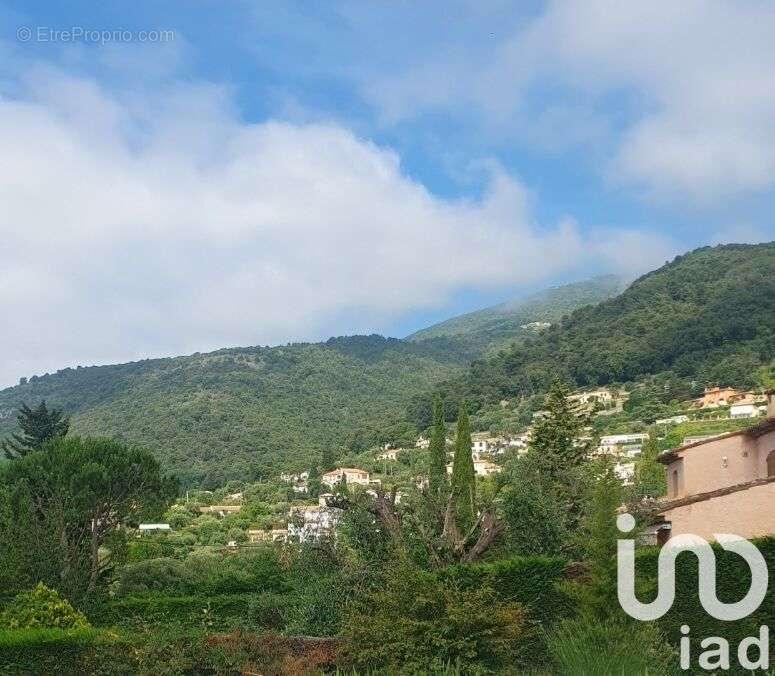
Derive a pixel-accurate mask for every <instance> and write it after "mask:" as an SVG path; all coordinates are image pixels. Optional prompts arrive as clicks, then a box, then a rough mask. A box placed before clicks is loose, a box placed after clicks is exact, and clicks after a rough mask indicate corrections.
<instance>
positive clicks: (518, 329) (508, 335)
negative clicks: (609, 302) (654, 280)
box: [407, 275, 627, 354]
mask: <svg viewBox="0 0 775 676" xmlns="http://www.w3.org/2000/svg"><path fill="white" fill-rule="evenodd" d="M626 286H627V283H626V281H625V279H624V278H623V277H618V276H616V275H602V276H599V277H594V278H593V279H587V280H584V281H581V282H575V283H573V284H565V285H563V286H557V287H553V288H551V289H545V290H544V291H539V292H538V293H535V294H532V295H529V296H525V297H524V298H515V299H513V300H509V301H506V302H505V303H500V304H499V305H494V306H493V307H488V308H484V309H482V310H477V311H475V312H469V313H467V314H464V315H460V316H458V317H452V318H451V319H447V320H446V321H443V322H440V323H438V324H434V325H433V326H429V327H428V328H425V329H421V330H420V331H417V332H415V333H413V334H412V335H410V336H408V337H407V340H411V341H422V340H428V339H430V338H439V337H442V336H445V337H454V338H455V339H456V340H458V341H460V342H461V343H462V344H464V345H466V346H467V347H468V348H469V349H470V350H471V351H472V352H474V353H477V354H482V353H484V352H485V351H487V350H492V349H497V348H499V347H505V346H507V345H508V344H510V343H511V342H514V341H519V340H521V339H524V338H529V337H531V336H534V335H535V334H536V329H535V328H532V327H528V326H526V325H527V324H530V323H531V322H549V323H554V322H557V321H559V320H560V319H562V317H564V316H565V315H566V314H569V313H570V312H572V311H573V310H577V309H578V308H580V307H584V306H586V305H594V304H595V303H599V302H600V301H603V300H606V299H608V298H612V297H613V296H616V295H617V294H619V293H621V292H622V291H623V290H624V289H625V288H626Z"/></svg>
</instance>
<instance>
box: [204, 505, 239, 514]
mask: <svg viewBox="0 0 775 676" xmlns="http://www.w3.org/2000/svg"><path fill="white" fill-rule="evenodd" d="M241 509H242V505H209V506H207V507H200V508H199V511H200V512H201V513H202V514H217V515H218V516H226V515H227V514H237V513H238V512H239V511H240V510H241Z"/></svg>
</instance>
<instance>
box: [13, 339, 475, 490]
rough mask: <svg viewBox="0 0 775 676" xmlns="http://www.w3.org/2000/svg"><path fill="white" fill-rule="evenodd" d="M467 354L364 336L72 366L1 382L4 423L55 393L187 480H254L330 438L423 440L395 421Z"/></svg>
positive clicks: (301, 461) (346, 441)
mask: <svg viewBox="0 0 775 676" xmlns="http://www.w3.org/2000/svg"><path fill="white" fill-rule="evenodd" d="M464 358H465V356H464V355H463V354H462V353H460V352H458V351H456V347H455V346H454V345H453V344H451V343H450V342H449V341H445V340H436V341H429V342H426V343H422V344H412V343H407V342H404V341H400V340H397V339H394V338H382V337H381V336H354V337H348V338H332V339H331V340H329V341H328V342H326V343H320V344H296V345H289V346H286V347H265V348H262V347H255V348H241V349H227V350H219V351H217V352H213V353H210V354H195V355H192V356H188V357H176V358H171V359H153V360H147V361H141V362H135V363H130V364H120V365H116V366H96V367H89V368H77V369H65V370H62V371H59V372H58V373H56V374H52V375H46V376H42V377H33V378H31V379H30V380H29V382H26V383H25V384H22V385H18V386H16V387H13V388H9V389H6V390H3V391H2V392H0V412H4V413H5V416H4V418H3V419H2V420H0V432H2V433H7V432H9V431H10V430H11V429H12V428H13V425H14V422H15V420H14V416H13V415H11V413H12V409H15V408H17V407H18V405H19V404H20V403H21V402H22V401H27V402H37V401H39V400H40V399H46V400H47V402H48V403H49V404H51V405H55V406H58V407H62V408H64V410H65V411H67V412H70V413H72V414H73V431H74V432H76V433H79V432H80V433H88V434H107V435H114V436H118V437H123V438H125V439H127V440H130V441H133V442H137V443H140V444H143V445H145V446H147V447H148V448H150V449H152V450H154V451H155V452H156V453H157V454H158V456H159V457H160V458H161V459H162V461H163V463H164V466H165V468H166V469H168V470H171V471H173V472H175V473H176V474H177V475H178V476H179V477H181V479H183V480H184V481H187V482H197V483H203V484H205V485H211V486H215V485H219V484H222V483H223V482H224V481H226V480H229V479H250V480H255V479H257V478H258V477H260V476H262V475H266V474H269V473H277V472H278V471H279V470H280V469H284V468H287V467H296V468H299V469H301V468H308V467H309V465H310V463H311V462H312V461H313V460H315V459H317V458H319V457H320V453H321V452H322V450H323V449H324V448H331V449H334V450H335V451H340V450H342V449H351V450H360V449H361V448H362V447H364V446H365V445H366V444H372V443H376V442H378V441H381V440H383V439H384V440H391V439H396V440H400V439H401V438H402V437H403V438H404V439H409V438H412V439H413V436H414V429H413V428H407V426H406V425H403V426H401V425H400V424H398V425H397V424H396V422H395V421H396V420H398V419H400V418H401V411H402V410H403V407H404V405H405V402H406V400H407V397H409V396H411V395H412V394H414V393H416V392H418V391H422V390H423V389H424V388H426V387H428V384H429V383H434V382H436V381H438V380H440V379H442V378H449V377H450V376H452V375H453V374H456V373H459V372H460V370H461V369H462V368H463V366H462V364H463V363H464ZM278 467H279V469H278Z"/></svg>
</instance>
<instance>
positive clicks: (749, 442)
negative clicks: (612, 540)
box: [659, 390, 775, 542]
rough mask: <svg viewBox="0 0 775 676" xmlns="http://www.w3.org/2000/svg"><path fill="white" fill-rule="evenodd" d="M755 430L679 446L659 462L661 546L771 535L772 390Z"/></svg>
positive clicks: (774, 482) (774, 522)
mask: <svg viewBox="0 0 775 676" xmlns="http://www.w3.org/2000/svg"><path fill="white" fill-rule="evenodd" d="M767 397H768V400H767V413H766V418H765V419H764V420H763V421H761V422H759V423H758V424H756V425H753V426H750V427H746V428H744V429H740V430H735V431H733V432H727V433H725V434H720V435H717V436H715V437H712V438H710V439H704V440H700V441H697V442H694V443H690V444H684V445H682V446H679V447H678V448H675V449H673V450H670V451H666V452H664V453H663V454H662V455H660V456H659V461H660V462H661V463H663V464H664V465H665V471H666V474H667V485H668V494H667V497H666V498H665V500H664V501H663V503H662V505H661V508H660V513H661V523H663V524H664V525H665V528H664V529H663V530H661V531H660V538H661V541H662V542H664V541H665V540H666V539H667V538H668V537H671V536H672V535H678V534H683V533H693V534H696V535H699V536H701V537H704V538H706V539H708V540H712V539H714V537H715V534H716V533H731V534H734V535H739V536H741V537H745V538H752V537H759V536H763V535H768V534H772V533H775V390H770V391H768V392H767Z"/></svg>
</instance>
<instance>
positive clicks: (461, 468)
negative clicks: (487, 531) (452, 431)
mask: <svg viewBox="0 0 775 676" xmlns="http://www.w3.org/2000/svg"><path fill="white" fill-rule="evenodd" d="M451 489H452V494H453V496H454V501H455V508H456V514H457V523H458V527H459V528H460V529H461V530H462V531H464V532H465V531H467V530H468V529H469V528H470V527H471V526H472V525H473V522H474V516H475V514H476V475H475V472H474V460H473V457H472V456H471V425H470V423H469V422H468V406H467V405H466V402H465V401H461V402H460V410H459V412H458V417H457V435H456V437H455V456H454V459H453V460H452V486H451Z"/></svg>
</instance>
